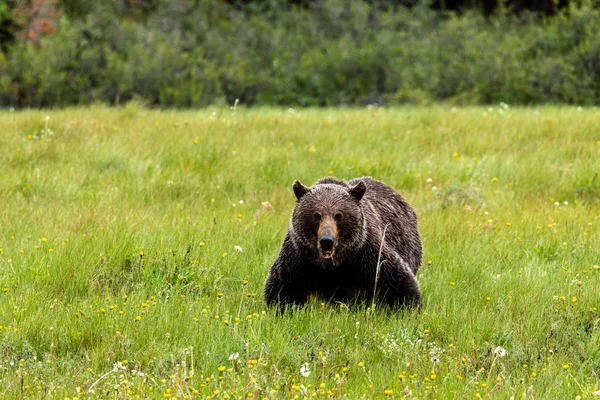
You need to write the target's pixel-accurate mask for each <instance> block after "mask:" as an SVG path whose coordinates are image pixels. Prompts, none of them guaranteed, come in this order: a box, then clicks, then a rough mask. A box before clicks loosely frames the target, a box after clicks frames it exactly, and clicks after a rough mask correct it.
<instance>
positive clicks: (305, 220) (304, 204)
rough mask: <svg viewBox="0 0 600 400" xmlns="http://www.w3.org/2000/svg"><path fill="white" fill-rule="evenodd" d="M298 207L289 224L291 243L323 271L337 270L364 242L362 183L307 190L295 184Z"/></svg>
mask: <svg viewBox="0 0 600 400" xmlns="http://www.w3.org/2000/svg"><path fill="white" fill-rule="evenodd" d="M293 188H294V194H295V195H296V198H297V203H296V207H295V208H294V211H293V213H292V218H291V221H290V228H291V229H290V232H291V235H292V240H293V242H294V244H295V245H296V246H297V248H298V249H299V250H301V252H302V254H303V255H304V256H305V257H307V258H309V259H310V260H311V261H313V262H314V263H315V264H316V265H318V266H319V267H321V268H323V269H334V268H336V267H337V266H339V265H340V264H341V263H342V262H343V261H344V260H345V259H347V258H348V257H350V256H351V255H352V254H353V253H354V252H355V251H356V250H357V249H358V248H360V246H362V244H363V243H364V241H365V235H366V227H365V226H364V223H365V219H364V216H363V212H362V209H361V200H362V198H363V196H364V194H365V191H366V190H367V186H366V185H365V183H364V182H362V181H360V182H358V183H357V184H356V185H354V186H349V185H348V184H346V183H345V182H343V181H337V180H333V179H332V180H329V181H328V180H325V181H320V182H319V183H317V184H316V185H314V186H313V187H310V188H309V187H306V186H304V185H303V184H302V183H300V181H294V185H293Z"/></svg>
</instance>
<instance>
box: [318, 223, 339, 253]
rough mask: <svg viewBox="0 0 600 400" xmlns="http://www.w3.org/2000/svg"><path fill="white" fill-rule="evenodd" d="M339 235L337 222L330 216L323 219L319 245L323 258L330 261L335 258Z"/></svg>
mask: <svg viewBox="0 0 600 400" xmlns="http://www.w3.org/2000/svg"><path fill="white" fill-rule="evenodd" d="M337 234H338V231H337V225H336V223H335V220H334V219H333V218H331V217H329V216H326V217H325V218H323V220H322V221H321V224H320V225H319V232H318V238H319V243H318V246H317V247H318V248H319V252H320V253H321V257H322V258H324V259H330V258H332V257H333V252H334V247H335V245H336V244H337Z"/></svg>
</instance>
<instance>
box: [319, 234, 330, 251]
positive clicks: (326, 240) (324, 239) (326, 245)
mask: <svg viewBox="0 0 600 400" xmlns="http://www.w3.org/2000/svg"><path fill="white" fill-rule="evenodd" d="M319 243H321V249H322V250H323V251H331V250H332V249H333V236H326V235H324V236H321V237H320V238H319Z"/></svg>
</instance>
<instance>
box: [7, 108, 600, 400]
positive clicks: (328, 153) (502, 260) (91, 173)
mask: <svg viewBox="0 0 600 400" xmlns="http://www.w3.org/2000/svg"><path fill="white" fill-rule="evenodd" d="M46 116H49V117H50V118H49V119H48V120H46ZM598 126H600V113H598V112H597V111H596V110H595V109H583V110H578V109H576V108H558V107H551V108H535V109H533V108H519V109H512V108H510V107H506V106H499V107H495V108H493V109H488V108H468V109H450V108H443V107H433V108H398V109H377V108H375V109H361V110H359V109H349V110H335V109H323V110H277V109H251V110H248V109H244V108H241V109H239V108H238V109H237V110H231V109H217V108H215V109H207V110H202V111H187V112H183V111H178V112H169V111H162V112H161V111H149V110H145V109H143V108H140V107H137V106H135V105H130V106H127V107H125V108H122V109H108V108H104V107H93V108H88V109H70V110H65V111H24V112H18V113H10V112H0V132H1V133H0V166H1V167H2V178H1V179H0V201H1V202H2V212H0V337H1V338H2V352H1V353H0V365H1V366H0V388H4V389H0V390H2V391H0V393H3V394H4V395H6V396H9V397H50V398H60V397H63V398H65V397H69V398H74V397H79V398H86V397H90V396H91V397H96V396H98V397H101V398H107V397H109V398H112V397H123V398H125V397H128V396H137V395H140V396H150V397H165V398H184V397H186V396H188V397H190V398H192V397H200V398H205V397H207V396H214V397H216V398H249V397H253V398H265V397H266V398H294V397H298V398H304V397H308V398H311V397H334V398H344V397H346V398H360V397H365V398H372V397H379V398H383V397H386V396H387V397H398V398H401V397H407V398H412V397H414V398H417V397H418V398H449V397H456V398H476V397H486V396H490V397H496V398H510V397H511V396H514V397H515V398H521V397H522V396H526V397H528V398H529V397H538V398H548V397H552V398H575V397H576V396H581V397H586V396H588V397H590V396H594V393H597V394H596V395H598V394H600V393H598V391H599V390H600V379H599V378H598V373H599V371H600V361H599V360H600V346H599V345H598V343H600V329H599V327H598V325H599V316H598V310H597V308H598V307H599V306H600V267H599V265H600V249H599V245H600V239H599V237H598V235H599V234H600V231H599V230H598V225H599V224H600V218H599V216H600V182H599V179H600V178H599V177H598V171H599V170H600V133H599V131H598ZM50 132H51V133H52V134H50ZM326 175H335V176H337V177H339V178H345V179H348V178H354V177H358V176H361V175H371V176H373V177H375V178H377V179H381V180H383V181H384V182H386V183H387V184H389V185H391V186H393V187H395V188H396V189H398V190H399V191H400V192H401V193H402V194H403V195H404V196H405V198H406V199H407V200H408V201H409V202H410V203H411V204H412V205H413V206H414V207H415V209H416V210H417V213H418V215H419V220H420V226H421V232H422V236H423V242H424V248H425V255H424V257H425V259H424V263H423V266H422V268H421V270H420V273H419V281H420V283H421V288H422V291H423V301H424V307H423V309H422V311H421V312H420V313H418V312H415V311H410V310H409V311H405V312H402V313H398V314H394V313H390V312H388V311H386V310H383V309H378V308H377V307H376V308H375V309H374V310H373V309H371V308H367V307H366V305H344V304H331V303H327V304H322V303H320V302H319V301H317V300H314V301H312V302H310V303H309V305H307V306H306V307H304V308H302V309H300V310H296V311H295V312H293V313H289V314H286V315H283V316H279V315H277V314H275V313H274V312H272V311H270V310H267V309H266V308H265V305H264V303H263V300H262V289H263V283H264V279H265V278H266V275H267V272H268V269H269V267H270V265H271V263H272V262H273V261H274V259H275V257H276V255H277V252H278V250H279V246H280V244H281V241H282V239H283V236H284V235H285V232H286V229H287V224H288V220H289V215H290V212H291V209H292V207H293V206H294V196H293V193H292V191H291V184H292V182H293V180H294V179H300V180H302V181H303V182H304V183H306V184H310V183H312V182H314V181H316V180H317V179H319V178H320V177H323V176H326ZM267 202H268V203H267ZM263 203H264V204H263Z"/></svg>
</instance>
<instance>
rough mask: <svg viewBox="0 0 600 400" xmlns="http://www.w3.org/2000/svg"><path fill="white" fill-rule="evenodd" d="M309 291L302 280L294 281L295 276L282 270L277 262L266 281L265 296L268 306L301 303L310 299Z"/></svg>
mask: <svg viewBox="0 0 600 400" xmlns="http://www.w3.org/2000/svg"><path fill="white" fill-rule="evenodd" d="M308 294H309V293H308V291H306V288H303V287H302V284H301V283H300V282H294V276H293V275H291V274H288V273H287V272H286V270H285V269H284V270H282V269H281V268H279V266H278V265H277V262H276V263H275V265H273V267H272V268H271V271H270V272H269V277H268V278H267V281H266V282H265V291H264V298H265V302H266V303H267V305H268V306H270V307H271V306H280V307H281V308H283V307H285V306H286V305H294V304H297V305H301V304H304V303H306V301H307V300H308Z"/></svg>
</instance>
